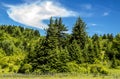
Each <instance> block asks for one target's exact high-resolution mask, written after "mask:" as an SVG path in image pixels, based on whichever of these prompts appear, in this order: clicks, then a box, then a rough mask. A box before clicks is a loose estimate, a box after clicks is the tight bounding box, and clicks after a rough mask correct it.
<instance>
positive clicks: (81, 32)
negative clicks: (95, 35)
mask: <svg viewBox="0 0 120 79" xmlns="http://www.w3.org/2000/svg"><path fill="white" fill-rule="evenodd" d="M72 40H76V41H77V43H78V44H79V45H80V48H81V49H84V47H85V43H86V41H87V32H86V24H85V23H84V22H83V21H82V19H81V18H80V17H79V18H78V19H77V21H76V23H75V26H74V27H73V30H72Z"/></svg>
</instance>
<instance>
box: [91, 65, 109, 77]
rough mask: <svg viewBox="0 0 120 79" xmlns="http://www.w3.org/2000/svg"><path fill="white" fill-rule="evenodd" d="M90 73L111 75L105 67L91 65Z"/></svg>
mask: <svg viewBox="0 0 120 79" xmlns="http://www.w3.org/2000/svg"><path fill="white" fill-rule="evenodd" d="M90 72H91V73H94V74H106V75H107V74H108V73H109V71H108V70H107V68H105V67H104V66H101V65H99V64H93V65H91V67H90Z"/></svg>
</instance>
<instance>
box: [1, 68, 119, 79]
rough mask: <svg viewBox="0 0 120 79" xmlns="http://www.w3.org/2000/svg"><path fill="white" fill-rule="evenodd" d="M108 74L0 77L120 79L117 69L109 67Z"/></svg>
mask: <svg viewBox="0 0 120 79" xmlns="http://www.w3.org/2000/svg"><path fill="white" fill-rule="evenodd" d="M109 71H110V73H109V75H100V74H98V75H96V74H78V73H72V74H70V73H58V74H46V75H31V74H26V75H24V74H1V75H0V79H120V70H119V69H110V70H109Z"/></svg>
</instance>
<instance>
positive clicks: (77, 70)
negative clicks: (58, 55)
mask: <svg viewBox="0 0 120 79" xmlns="http://www.w3.org/2000/svg"><path fill="white" fill-rule="evenodd" d="M67 68H68V71H69V72H70V73H74V72H75V73H86V72H87V69H86V68H85V67H83V66H80V65H78V64H77V63H76V62H69V63H67Z"/></svg>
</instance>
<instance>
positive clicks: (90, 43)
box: [0, 17, 120, 74]
mask: <svg viewBox="0 0 120 79" xmlns="http://www.w3.org/2000/svg"><path fill="white" fill-rule="evenodd" d="M48 26H49V28H48V29H46V30H45V31H46V36H40V33H39V31H38V30H32V29H28V28H23V27H20V26H11V25H0V73H39V74H43V73H44V74H46V73H61V72H62V73H63V72H70V73H75V72H77V73H93V74H108V73H109V71H108V69H109V68H116V69H119V66H120V34H117V35H116V36H113V35H112V34H104V35H98V34H94V35H93V36H91V37H88V35H87V32H86V24H85V22H84V21H83V20H82V19H81V18H80V17H79V18H78V19H77V21H76V23H75V25H74V26H73V29H72V33H71V34H67V32H66V31H67V28H66V26H65V25H64V24H63V22H62V18H59V19H57V18H56V19H53V18H52V17H51V18H50V23H49V24H48Z"/></svg>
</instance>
